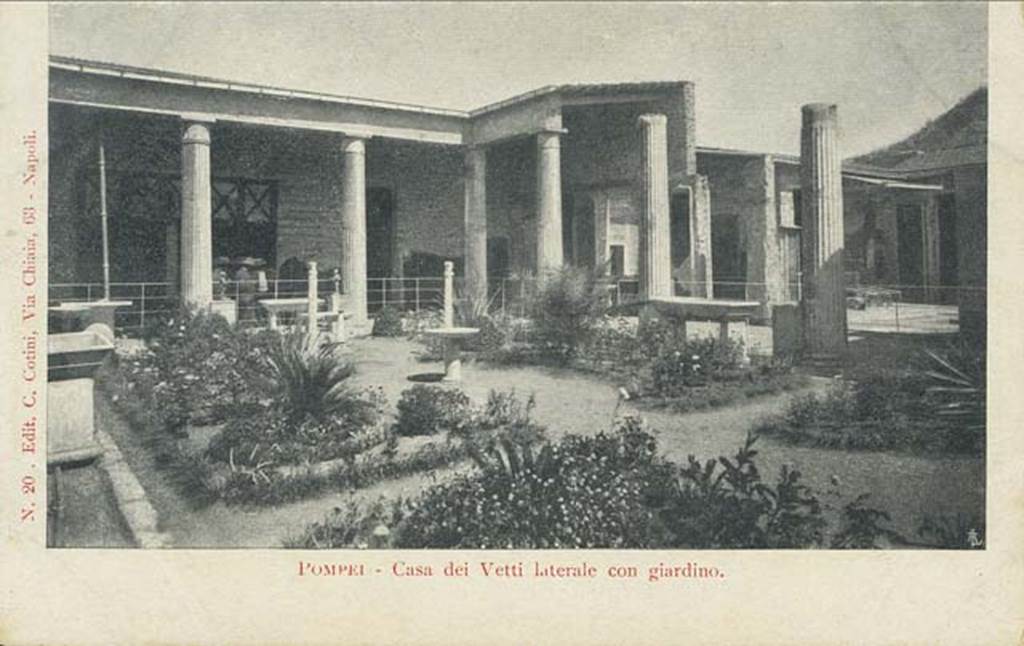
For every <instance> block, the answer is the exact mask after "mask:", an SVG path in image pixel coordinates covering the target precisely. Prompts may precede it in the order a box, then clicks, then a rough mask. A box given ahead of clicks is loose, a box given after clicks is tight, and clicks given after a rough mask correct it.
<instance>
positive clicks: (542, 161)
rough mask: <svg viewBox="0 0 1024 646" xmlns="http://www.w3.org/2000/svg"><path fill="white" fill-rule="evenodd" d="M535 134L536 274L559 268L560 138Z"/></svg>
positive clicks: (551, 133)
mask: <svg viewBox="0 0 1024 646" xmlns="http://www.w3.org/2000/svg"><path fill="white" fill-rule="evenodd" d="M560 137H561V134H560V133H558V132H541V133H538V134H537V276H541V275H543V274H545V273H547V272H550V271H555V270H558V269H561V268H562V168H561V163H562V162H561V158H562V154H561V152H562V142H561V139H560Z"/></svg>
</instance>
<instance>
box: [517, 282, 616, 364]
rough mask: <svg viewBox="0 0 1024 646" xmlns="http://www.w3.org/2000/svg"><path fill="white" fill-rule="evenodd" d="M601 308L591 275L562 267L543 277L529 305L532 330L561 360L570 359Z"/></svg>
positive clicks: (591, 328) (600, 300)
mask: <svg viewBox="0 0 1024 646" xmlns="http://www.w3.org/2000/svg"><path fill="white" fill-rule="evenodd" d="M601 309H602V294H601V291H600V288H599V287H598V284H597V282H596V281H595V279H594V276H593V275H592V274H591V273H589V272H587V271H584V270H582V269H580V268H577V267H565V268H563V269H560V270H558V271H555V272H552V273H551V274H549V275H547V276H545V277H544V279H543V282H542V283H541V285H540V288H539V290H538V292H537V294H536V296H535V297H534V299H533V302H532V304H531V311H532V318H533V325H534V330H535V332H536V333H537V335H538V336H539V338H540V340H541V342H542V343H544V344H545V345H546V346H547V347H548V348H549V349H550V350H551V351H553V352H554V353H555V354H556V355H557V356H558V357H559V358H561V359H562V360H568V359H571V358H572V357H574V356H575V355H576V353H577V351H578V349H579V348H580V347H582V346H583V345H584V344H585V343H586V342H587V339H588V337H589V336H590V333H591V331H592V330H593V328H594V326H595V324H596V322H597V320H598V317H599V315H600V313H601Z"/></svg>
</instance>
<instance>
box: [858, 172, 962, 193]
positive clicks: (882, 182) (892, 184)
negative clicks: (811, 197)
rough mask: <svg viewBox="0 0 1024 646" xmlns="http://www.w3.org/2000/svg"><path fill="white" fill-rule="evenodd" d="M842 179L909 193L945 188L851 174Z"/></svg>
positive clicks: (936, 185)
mask: <svg viewBox="0 0 1024 646" xmlns="http://www.w3.org/2000/svg"><path fill="white" fill-rule="evenodd" d="M843 179H848V180H850V181H853V182H860V183H863V184H869V185H871V186H879V187H881V188H899V189H905V190H909V191H943V190H945V188H943V186H942V185H941V184H922V183H920V182H907V181H903V180H894V179H884V178H881V177H866V176H864V175H855V174H853V173H848V172H844V173H843Z"/></svg>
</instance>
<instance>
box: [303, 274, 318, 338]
mask: <svg viewBox="0 0 1024 646" xmlns="http://www.w3.org/2000/svg"><path fill="white" fill-rule="evenodd" d="M317 279H318V275H317V271H316V262H314V261H312V260H311V261H309V262H308V263H306V301H307V302H306V335H307V336H311V337H313V336H316V335H317V333H318V332H319V331H320V326H319V324H318V323H317V316H316V314H317V305H318V304H319V302H320V300H319V297H318V296H317V288H318V287H319V285H317Z"/></svg>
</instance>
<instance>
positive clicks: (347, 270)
mask: <svg viewBox="0 0 1024 646" xmlns="http://www.w3.org/2000/svg"><path fill="white" fill-rule="evenodd" d="M341 150H342V155H343V162H342V180H341V185H342V186H341V190H342V196H341V279H342V282H343V284H344V287H345V293H346V294H347V295H348V304H349V308H350V314H351V321H352V323H353V325H355V326H357V327H360V328H362V327H365V326H366V325H367V321H368V318H367V313H366V142H365V140H363V139H354V138H345V139H343V140H342V142H341Z"/></svg>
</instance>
